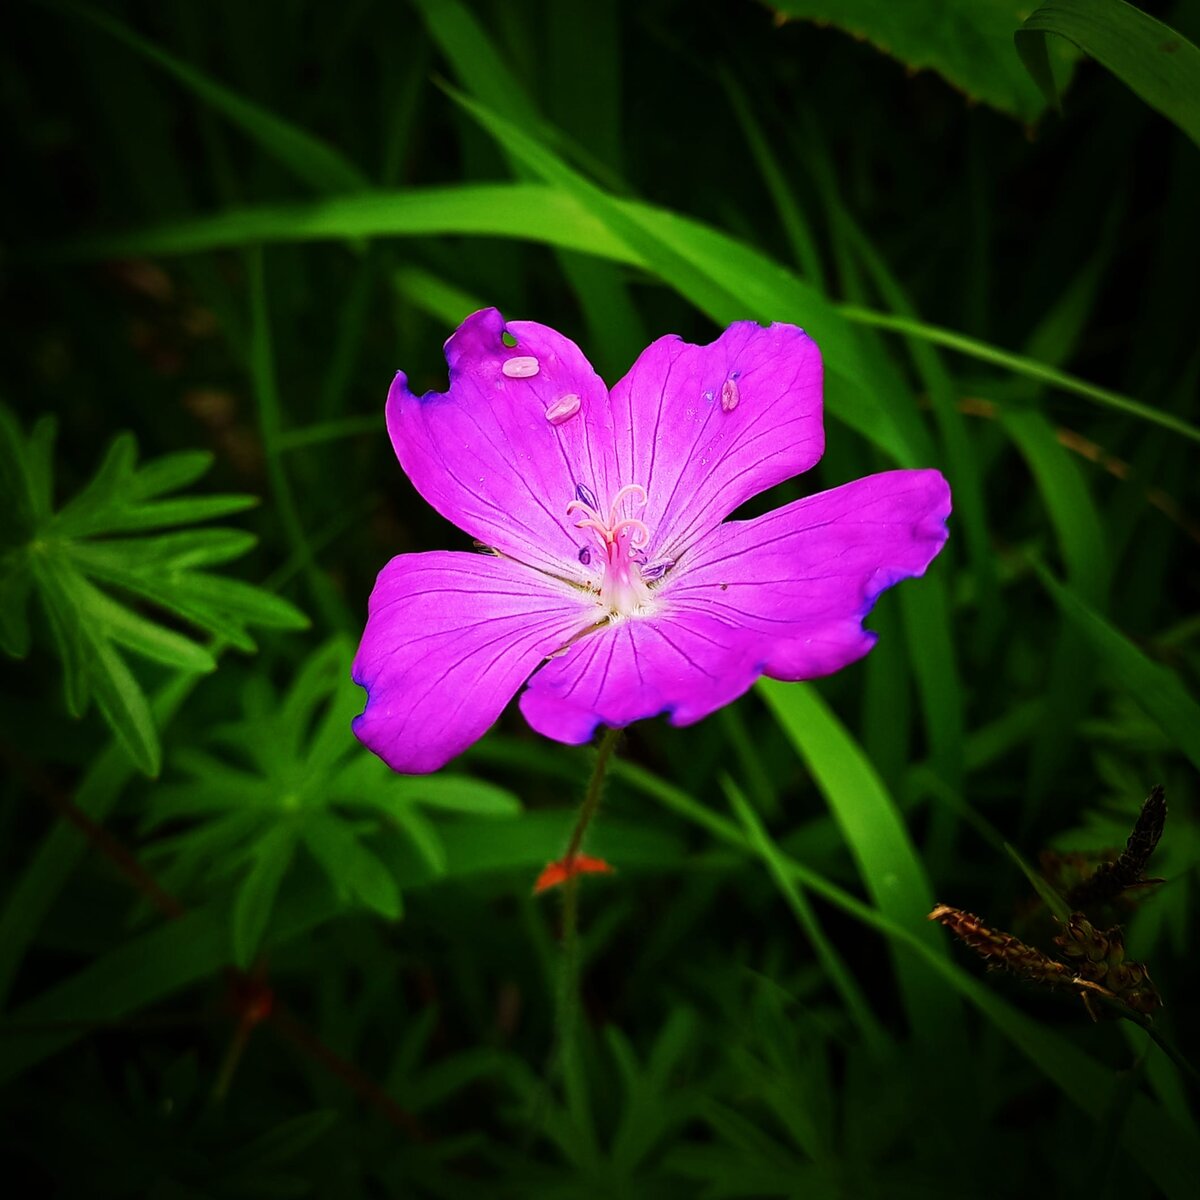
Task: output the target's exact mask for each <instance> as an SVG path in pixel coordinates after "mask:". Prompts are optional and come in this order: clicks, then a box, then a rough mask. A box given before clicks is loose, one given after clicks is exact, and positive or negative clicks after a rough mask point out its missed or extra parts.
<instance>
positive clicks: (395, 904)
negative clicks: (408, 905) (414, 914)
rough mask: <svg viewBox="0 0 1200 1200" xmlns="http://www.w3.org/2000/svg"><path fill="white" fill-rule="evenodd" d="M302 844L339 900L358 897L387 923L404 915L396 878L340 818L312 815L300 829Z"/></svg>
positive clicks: (318, 814)
mask: <svg viewBox="0 0 1200 1200" xmlns="http://www.w3.org/2000/svg"><path fill="white" fill-rule="evenodd" d="M303 836H304V844H305V845H306V846H307V847H308V850H309V853H311V854H312V856H313V858H315V859H316V860H317V862H318V863H320V865H321V869H322V870H323V871H324V872H325V874H326V876H327V877H328V879H329V882H330V883H331V884H332V885H333V888H334V891H336V892H337V894H338V895H339V896H343V897H345V896H350V895H354V896H357V897H358V898H359V899H360V900H361V901H362V902H363V903H364V904H365V905H366V906H367V907H368V908H372V909H374V910H375V911H376V912H377V913H379V914H380V916H382V917H384V918H386V919H387V920H389V921H395V920H398V919H399V917H400V914H401V912H402V911H403V909H402V905H401V901H400V889H399V888H398V887H397V886H396V880H395V877H394V876H393V875H392V873H391V872H390V871H389V870H388V869H387V867H385V866H384V865H383V863H382V862H380V860H379V858H378V857H377V856H376V855H375V854H373V853H372V852H371V851H370V850H369V849H368V848H367V847H366V846H365V845H364V844H363V843H362V841H361V840H360V839H359V838H358V836H357V835H356V834H355V833H354V831H353V830H352V829H351V828H350V827H349V826H348V825H347V824H346V822H344V821H343V820H341V819H340V818H339V817H336V816H334V815H332V814H325V813H314V814H312V815H311V816H309V817H307V818H306V820H305V822H304V826H303Z"/></svg>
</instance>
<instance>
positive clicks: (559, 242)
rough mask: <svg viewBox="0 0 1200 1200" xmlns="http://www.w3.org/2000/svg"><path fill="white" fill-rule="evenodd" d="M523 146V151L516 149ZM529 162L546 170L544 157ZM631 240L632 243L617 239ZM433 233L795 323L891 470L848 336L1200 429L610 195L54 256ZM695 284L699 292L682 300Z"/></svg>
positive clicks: (225, 232)
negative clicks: (831, 297) (609, 270)
mask: <svg viewBox="0 0 1200 1200" xmlns="http://www.w3.org/2000/svg"><path fill="white" fill-rule="evenodd" d="M462 103H464V104H466V105H468V106H469V107H472V108H473V109H475V110H477V111H478V112H480V113H482V112H483V111H484V110H482V109H480V108H479V106H477V105H475V104H474V102H471V101H467V100H465V99H464V100H463V101H462ZM481 119H482V118H481ZM492 120H493V121H494V122H495V124H496V125H497V128H500V127H504V128H505V129H506V136H509V135H511V136H518V135H519V131H516V130H512V129H511V128H509V127H508V126H507V124H506V123H502V122H501V120H500V119H499V118H492ZM522 145H523V146H525V148H527V149H530V148H531V147H530V144H529V143H528V141H527V140H525V139H522ZM538 161H539V162H541V163H542V165H543V166H544V167H546V168H547V169H548V170H549V169H550V168H549V164H548V162H547V160H546V158H545V152H544V151H542V152H540V155H539V157H538ZM562 171H568V172H569V168H567V167H566V166H565V164H560V166H559V167H558V168H555V169H554V170H553V171H551V174H550V175H545V176H544V177H546V178H550V177H551V176H553V177H554V178H555V179H556V181H557V180H558V178H559V177H560V174H561V172H562ZM588 186H589V187H592V185H588ZM596 192H598V189H595V188H592V191H591V192H589V195H591V196H593V197H594V195H595V194H596ZM600 195H601V196H603V194H602V193H601V194H600ZM613 215H615V217H616V220H615V222H610V220H609V219H608V217H609V216H613ZM630 230H632V231H633V239H632V240H629V239H628V233H629V231H630ZM639 230H640V231H641V232H640V233H639ZM431 234H433V235H442V236H446V235H455V234H465V235H472V236H491V237H505V238H519V239H523V240H528V241H535V242H543V243H546V244H548V245H551V246H561V247H563V248H567V249H578V250H582V251H584V252H586V253H588V254H594V255H597V256H599V257H601V258H611V259H614V260H616V261H618V262H625V263H628V264H630V265H631V266H636V267H642V268H645V269H649V270H652V271H654V273H655V274H657V275H658V276H659V277H660V278H661V279H662V280H663V282H664V283H666V284H668V285H669V286H671V287H673V288H675V289H676V290H677V291H679V292H680V293H681V294H682V295H683V296H685V298H687V299H688V300H689V301H690V302H691V303H693V304H694V305H695V306H696V307H697V308H699V309H701V310H702V311H704V312H706V313H708V315H709V316H711V317H712V318H713V320H714V321H716V322H717V323H718V324H721V325H724V324H728V323H729V322H730V321H733V320H743V319H745V318H746V317H747V316H752V317H755V318H757V319H759V320H792V321H796V322H798V323H800V324H801V325H803V326H804V328H806V329H807V330H808V332H809V333H810V334H812V336H813V338H814V339H815V340H816V341H817V344H818V345H819V346H820V347H821V352H822V356H823V357H824V360H825V367H826V372H827V378H826V387H827V392H826V405H827V408H828V410H829V411H830V412H831V413H832V414H833V415H834V416H837V417H838V418H839V419H840V420H842V421H845V422H846V423H847V424H848V425H850V427H851V428H853V429H856V430H857V431H858V432H860V433H861V434H862V435H863V436H864V437H866V438H867V439H868V440H869V441H872V442H874V443H875V444H877V445H878V446H879V447H880V449H882V450H883V451H884V452H885V453H887V454H888V456H889V457H890V458H892V459H893V460H894V461H895V462H897V463H898V464H900V465H901V466H915V465H920V464H919V456H918V455H917V454H916V453H915V449H914V447H912V446H910V445H909V442H910V440H911V439H910V437H909V436H908V435H907V434H906V433H901V432H899V431H898V430H896V429H895V428H894V425H895V420H896V418H895V417H894V415H893V414H891V413H890V411H889V410H888V409H887V408H885V407H884V406H882V405H880V404H879V403H878V402H877V401H876V400H875V399H874V398H873V397H874V396H875V395H876V394H877V393H879V394H886V393H887V392H888V390H889V389H888V388H886V386H884V385H883V384H882V383H881V381H880V379H879V366H878V363H877V362H876V361H874V360H873V356H872V355H871V354H870V352H869V350H868V349H867V348H866V347H864V345H863V343H862V341H861V339H860V336H859V335H858V333H857V331H856V330H855V329H854V326H855V325H865V326H868V327H874V328H878V329H890V330H894V331H896V332H900V333H904V334H907V335H909V336H910V337H914V338H920V339H922V340H924V341H927V342H930V343H932V344H933V345H940V346H945V347H946V348H948V349H951V350H954V351H956V352H957V353H960V354H963V355H966V356H968V357H971V358H975V359H977V360H979V361H981V362H985V363H990V364H992V365H995V366H999V367H1001V368H1003V369H1004V370H1007V371H1012V372H1013V373H1014V374H1017V375H1019V376H1021V377H1022V378H1026V379H1031V380H1033V381H1035V382H1037V383H1040V384H1043V385H1045V386H1046V387H1047V388H1050V389H1057V390H1059V391H1063V392H1068V393H1072V394H1074V395H1078V396H1082V397H1083V398H1085V399H1087V400H1090V401H1092V402H1093V403H1096V404H1100V405H1103V406H1106V407H1110V408H1113V409H1116V410H1118V411H1122V412H1126V413H1129V414H1130V415H1133V416H1137V417H1138V418H1139V419H1141V420H1143V421H1147V422H1150V423H1153V424H1156V425H1161V426H1162V427H1163V428H1166V429H1170V430H1172V431H1174V432H1176V433H1180V434H1182V435H1183V436H1184V437H1187V438H1189V439H1191V440H1192V441H1197V442H1200V429H1197V428H1196V427H1195V426H1194V425H1192V424H1190V423H1189V422H1187V421H1185V420H1183V419H1182V418H1180V417H1177V416H1175V415H1174V414H1172V413H1168V412H1163V411H1161V410H1159V409H1157V408H1154V407H1152V406H1151V405H1147V404H1143V403H1141V402H1140V401H1137V400H1133V399H1130V398H1129V397H1128V396H1123V395H1121V394H1119V393H1117V392H1114V391H1112V390H1111V389H1109V388H1102V387H1097V386H1096V385H1094V384H1091V383H1088V382H1086V381H1085V380H1082V379H1079V378H1077V377H1076V376H1074V375H1071V374H1069V373H1068V372H1066V371H1062V370H1059V369H1057V368H1054V367H1049V366H1046V365H1045V364H1043V363H1039V362H1035V361H1033V360H1032V359H1029V358H1026V357H1023V356H1021V355H1018V354H1012V353H1010V352H1008V351H1006V350H1002V349H1000V348H999V347H996V346H993V345H990V344H988V343H987V342H982V341H980V340H979V339H977V338H970V337H967V336H965V335H963V334H959V333H956V332H954V331H953V330H948V329H943V328H940V327H938V326H934V325H929V324H926V323H924V322H921V321H911V320H908V319H907V318H903V317H895V316H892V315H891V314H888V313H879V312H875V311H873V310H870V309H864V308H860V307H858V306H855V305H833V304H831V303H830V302H829V301H828V300H826V299H825V298H824V297H823V296H821V295H820V293H818V292H817V291H816V289H815V288H812V287H810V286H809V285H808V284H806V283H804V282H803V281H801V280H800V279H799V278H798V277H796V276H795V275H793V274H791V273H790V272H788V271H787V270H786V269H785V268H783V267H781V266H779V265H778V264H777V263H774V262H772V261H771V260H770V259H768V258H767V257H766V256H764V255H762V254H760V253H758V252H757V251H755V250H753V249H751V248H750V247H749V246H747V245H745V244H744V243H742V242H739V241H738V240H736V239H735V238H732V237H730V236H729V235H728V234H725V233H721V232H720V231H718V230H716V229H714V228H712V227H711V226H709V225H705V224H703V223H702V222H700V221H696V220H694V219H692V218H690V217H686V216H683V215H681V214H679V213H675V212H671V211H668V210H666V209H661V208H655V207H652V206H651V205H648V204H643V203H640V202H638V201H632V200H625V199H620V198H617V197H611V198H608V199H607V200H606V201H605V203H604V205H603V211H602V212H601V211H594V210H593V209H592V208H591V207H589V205H588V204H587V203H584V202H581V201H580V199H579V198H578V197H577V195H575V194H572V192H571V191H569V190H567V189H565V188H562V189H560V188H559V187H557V186H555V187H544V186H542V185H539V184H531V183H512V184H463V185H461V186H459V187H445V188H435V187H431V188H419V189H418V188H414V189H411V190H408V191H402V192H375V193H372V194H369V195H363V196H344V197H336V198H332V199H327V200H319V201H313V202H311V203H308V204H290V205H278V206H272V207H263V208H247V209H231V210H228V211H226V212H222V213H218V214H216V215H215V216H211V217H196V218H192V219H189V220H185V221H176V222H172V223H170V224H164V225H161V226H159V227H157V228H150V229H147V230H142V231H137V232H133V233H125V234H111V235H106V236H100V237H89V238H83V239H79V240H77V241H75V242H66V243H63V244H62V245H61V246H59V247H57V248H56V249H55V251H54V254H53V257H56V258H66V259H73V258H81V257H82V258H112V257H122V256H129V255H142V254H152V255H163V254H165V255H177V254H193V253H196V252H197V251H201V250H211V249H216V248H220V247H230V246H252V245H256V244H258V243H262V242H277V241H278V242H307V241H320V240H330V239H340V238H347V237H387V236H392V237H420V236H426V235H431ZM697 279H702V280H703V282H702V284H701V285H700V286H699V287H698V288H695V289H693V287H692V284H693V283H695V282H696V280H697Z"/></svg>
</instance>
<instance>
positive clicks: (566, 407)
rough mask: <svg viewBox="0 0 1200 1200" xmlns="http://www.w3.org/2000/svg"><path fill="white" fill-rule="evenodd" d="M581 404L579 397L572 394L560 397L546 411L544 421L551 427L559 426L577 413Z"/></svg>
mask: <svg viewBox="0 0 1200 1200" xmlns="http://www.w3.org/2000/svg"><path fill="white" fill-rule="evenodd" d="M581 403H582V401H581V400H580V399H579V397H578V396H576V395H574V394H571V395H569V396H560V397H559V398H558V399H557V400H555V402H554V403H553V404H552V405H550V407H549V408H548V409H546V420H547V421H549V422H550V424H551V425H561V424H562V423H563V422H564V421H569V420H570V419H571V418H572V417H573V416H574V415H575V414H576V413H577V412H578V411H579V406H580V404H581Z"/></svg>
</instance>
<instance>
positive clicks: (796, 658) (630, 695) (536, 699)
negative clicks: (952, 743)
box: [520, 471, 950, 744]
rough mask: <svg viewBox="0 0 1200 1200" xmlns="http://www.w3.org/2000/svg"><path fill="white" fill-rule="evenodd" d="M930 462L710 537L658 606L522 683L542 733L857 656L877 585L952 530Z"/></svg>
mask: <svg viewBox="0 0 1200 1200" xmlns="http://www.w3.org/2000/svg"><path fill="white" fill-rule="evenodd" d="M949 512H950V490H949V488H948V486H947V484H946V481H945V480H944V479H943V478H942V476H941V475H940V474H939V473H938V472H937V471H889V472H885V473H883V474H881V475H872V476H869V477H868V478H866V479H860V480H857V481H856V482H854V483H850V484H846V485H845V486H844V487H840V488H835V489H834V490H832V491H829V492H822V493H820V494H818V495H816V496H810V497H808V498H807V499H804V500H798V501H796V502H795V503H794V504H788V505H785V506H784V507H783V508H780V509H777V510H776V511H775V512H772V513H769V514H768V515H766V516H764V517H759V518H757V519H756V520H753V521H731V522H728V523H726V524H724V525H721V526H720V527H719V528H718V529H716V530H715V531H713V532H712V533H710V534H709V536H708V537H706V538H704V539H703V540H702V542H701V543H700V544H699V545H697V546H696V547H695V548H694V549H693V550H692V551H691V552H690V553H689V554H687V555H686V556H685V557H684V558H683V559H682V560H681V561H680V562H679V563H678V564H677V565H676V566H675V568H674V569H673V570H672V572H671V574H670V575H669V576H667V578H666V580H665V581H664V583H663V585H662V587H661V589H659V590H658V592H657V593H656V595H657V597H658V599H659V602H660V605H661V610H660V611H659V612H658V613H656V614H655V615H653V616H649V617H635V618H632V619H629V620H625V621H621V622H619V623H617V624H614V625H611V626H608V627H607V628H605V629H602V630H599V631H597V632H596V633H593V634H590V635H589V636H588V637H586V638H583V639H582V640H580V641H579V642H577V643H575V644H574V645H573V646H572V647H571V648H570V649H569V650H568V651H567V652H566V653H565V654H563V655H561V656H559V657H556V658H554V659H551V661H550V662H548V663H547V664H546V665H545V666H544V667H543V668H542V669H541V670H540V671H538V672H537V674H535V675H534V676H533V678H532V679H531V680H530V681H529V687H528V688H526V690H525V691H524V692H523V693H522V695H521V700H520V704H521V712H522V713H523V714H524V715H525V718H526V720H528V722H529V723H530V725H532V726H533V728H534V729H536V730H537V731H538V732H539V733H542V734H545V735H546V736H547V737H552V738H555V739H556V740H558V741H561V742H569V743H576V744H577V743H580V742H585V741H587V740H588V739H589V738H590V737H591V736H592V734H593V733H594V732H595V729H596V726H597V725H600V724H604V725H609V726H614V727H620V726H624V725H628V724H629V723H630V722H632V721H637V720H640V719H641V718H643V717H650V716H655V715H657V714H660V713H667V714H669V716H670V719H671V723H672V724H673V725H689V724H691V723H692V722H694V721H698V720H700V719H701V718H703V717H706V716H708V715H709V714H710V713H712V712H714V711H715V710H716V709H718V708H720V707H722V706H723V705H725V704H728V703H730V702H731V701H732V700H735V699H736V698H737V697H738V696H740V695H741V694H742V693H743V692H745V691H746V690H747V689H748V688H749V687H750V686H751V684H753V682H754V681H755V679H757V678H758V676H759V675H761V674H767V675H770V676H772V677H774V678H777V679H788V680H797V679H813V678H816V677H817V676H819V675H827V674H829V673H831V672H833V671H837V670H839V669H840V668H842V667H844V666H846V665H848V664H849V663H852V662H854V661H855V660H856V659H859V658H861V657H862V656H863V655H864V654H866V653H867V651H868V650H870V648H871V646H872V645H874V642H875V635H874V634H873V633H871V632H870V631H869V630H864V629H863V627H862V620H863V618H864V617H865V616H866V615H867V613H868V612H870V610H871V607H872V606H873V605H874V603H875V599H876V597H877V596H878V595H879V593H880V592H881V591H883V590H884V589H885V588H888V587H891V586H892V584H894V583H898V582H899V581H900V580H901V579H905V578H908V577H909V576H913V575H920V574H922V573H923V572H924V570H925V568H926V567H927V566H928V565H929V563H930V562H931V561H932V559H933V558H934V556H935V555H936V554H937V553H938V551H939V550H940V549H941V548H942V545H943V544H944V542H945V540H946V525H945V521H946V517H947V516H948V515H949Z"/></svg>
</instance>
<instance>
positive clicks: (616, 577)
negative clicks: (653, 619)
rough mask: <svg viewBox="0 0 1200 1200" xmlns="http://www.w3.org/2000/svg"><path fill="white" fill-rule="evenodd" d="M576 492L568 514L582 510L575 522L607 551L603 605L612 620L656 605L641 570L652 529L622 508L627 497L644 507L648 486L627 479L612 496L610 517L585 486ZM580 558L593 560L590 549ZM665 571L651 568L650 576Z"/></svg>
mask: <svg viewBox="0 0 1200 1200" xmlns="http://www.w3.org/2000/svg"><path fill="white" fill-rule="evenodd" d="M577 495H578V497H579V498H578V499H576V500H572V501H571V503H570V504H568V505H567V514H568V516H570V515H572V514H574V513H581V514H582V520H579V521H576V522H575V524H576V526H577V527H578V528H579V529H590V530H591V531H592V533H593V535H594V536H595V538H596V541H597V542H598V543H599V544H600V549H601V551H602V553H603V555H604V559H603V573H602V575H601V579H600V599H599V603H600V606H601V607H602V608H603V609H604V610H605V611H606V613H607V614H608V617H609V619H610V620H612V619H614V618H618V617H634V616H644V615H645V614H646V613H648V612H650V611H652V610H653V608H654V607H655V606H654V600H653V597H652V596H651V594H650V585H649V583H648V582H647V578H646V576H645V575H644V573H643V570H642V566H643V563H644V561H645V559H644V556H643V555H642V553H641V552H642V551H643V550H644V549H645V548H646V546H647V545H648V544H649V542H650V530H649V529H648V528H647V527H646V524H645V522H644V521H639V520H638V519H637V517H624V516H621V515H620V511H619V510H620V508H621V505H622V503H623V502H624V501H626V500H628V501H629V502H630V503H631V504H632V505H633V506H634V507H637V508H644V507H645V504H646V489H645V488H644V487H642V485H641V484H640V483H627V484H626V485H625V486H624V487H623V488H621V489H620V490H619V491H618V492H617V494H616V495H615V496H614V497H613V501H612V504H611V505H610V506H609V509H608V516H607V518H605V517H603V516H601V514H600V512H599V511H598V508H597V506H596V503H595V499H594V497H593V496H592V495H591V493H590V492H588V491H587V489H586V488H583V487H580V489H579V491H578V493H577ZM585 496H586V497H587V498H586V499H585V498H584V497H585ZM579 559H580V562H584V563H587V562H590V561H591V559H592V555H591V552H590V551H589V550H587V549H586V548H585V549H584V550H581V551H580V554H579ZM662 573H663V572H662V570H658V571H657V574H654V573H653V572H651V578H652V579H656V578H660V577H661V576H662Z"/></svg>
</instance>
